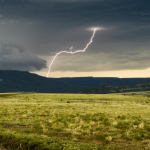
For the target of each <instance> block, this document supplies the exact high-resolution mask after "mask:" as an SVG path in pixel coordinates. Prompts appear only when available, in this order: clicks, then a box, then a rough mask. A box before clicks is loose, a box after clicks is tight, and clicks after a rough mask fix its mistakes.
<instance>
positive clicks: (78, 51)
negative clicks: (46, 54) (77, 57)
mask: <svg viewBox="0 0 150 150" xmlns="http://www.w3.org/2000/svg"><path fill="white" fill-rule="evenodd" d="M96 30H97V29H96V28H95V29H94V31H93V35H92V37H91V39H90V42H89V43H88V44H87V45H86V47H85V48H84V49H83V50H76V51H74V52H72V51H60V52H59V53H56V55H55V56H54V58H53V59H52V61H51V63H50V65H49V70H48V73H47V77H48V75H49V73H50V71H51V66H52V64H53V63H54V60H55V59H56V57H57V56H58V55H60V54H62V53H67V54H75V53H81V52H82V53H83V52H85V50H86V49H87V48H88V47H89V45H90V44H91V43H92V42H93V38H94V36H95V33H96ZM71 49H72V47H71Z"/></svg>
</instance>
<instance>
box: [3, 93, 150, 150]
mask: <svg viewBox="0 0 150 150" xmlns="http://www.w3.org/2000/svg"><path fill="white" fill-rule="evenodd" d="M147 93H149V92H147ZM126 94H131V93H126ZM146 95H147V94H146V92H145V93H144V92H143V94H142V93H141V92H140V95H126V96H124V95H121V94H100V95H98V94H97V95H96V94H95V95H90V94H86V95H84V94H0V144H1V146H3V147H5V148H8V149H12V150H13V149H15V150H17V149H18V150H21V149H35V150H42V149H43V150H48V149H54V150H55V149H66V150H82V149H85V150H87V149H95V150H96V149H99V150H102V149H121V150H125V149H127V150H128V149H129V150H135V149H136V150H142V149H143V150H144V149H150V101H149V99H150V98H149V97H148V96H146Z"/></svg>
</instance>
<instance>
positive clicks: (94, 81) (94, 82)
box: [52, 77, 150, 87]
mask: <svg viewBox="0 0 150 150" xmlns="http://www.w3.org/2000/svg"><path fill="white" fill-rule="evenodd" d="M52 79H56V80H57V81H61V82H64V83H67V84H72V85H77V86H82V87H94V86H98V85H99V84H101V83H123V84H126V83H134V82H141V81H147V80H150V78H115V77H75V78H52Z"/></svg>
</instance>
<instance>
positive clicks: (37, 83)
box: [0, 70, 80, 93]
mask: <svg viewBox="0 0 150 150" xmlns="http://www.w3.org/2000/svg"><path fill="white" fill-rule="evenodd" d="M79 88H80V87H78V86H71V85H69V84H66V83H62V82H60V81H56V80H54V79H51V78H46V77H42V76H39V75H37V74H33V73H29V72H27V71H12V70H0V92H17V91H18V92H41V93H71V90H72V92H75V91H76V89H79Z"/></svg>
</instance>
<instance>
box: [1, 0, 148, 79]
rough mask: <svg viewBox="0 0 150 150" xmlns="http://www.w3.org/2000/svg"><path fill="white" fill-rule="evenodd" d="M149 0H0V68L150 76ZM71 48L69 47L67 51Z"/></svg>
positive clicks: (61, 73) (55, 74) (56, 74)
mask: <svg viewBox="0 0 150 150" xmlns="http://www.w3.org/2000/svg"><path fill="white" fill-rule="evenodd" d="M149 6H150V1H149V0H143V1H142V0H0V69H3V70H22V71H30V72H35V73H37V74H40V75H43V76H46V74H47V71H48V66H49V64H50V63H51V61H52V59H53V57H54V55H55V54H56V53H57V52H59V51H61V50H62V48H63V47H71V46H73V48H74V49H73V51H75V50H78V49H80V50H81V49H84V48H85V46H86V44H87V43H88V42H89V41H90V38H91V36H92V34H93V31H89V30H87V29H88V28H90V27H102V28H104V30H98V31H96V34H95V37H94V38H93V43H91V45H90V46H89V47H88V49H87V50H86V51H85V52H84V53H79V54H74V55H70V54H61V55H59V56H58V57H57V58H56V60H55V61H54V64H53V65H52V67H51V72H50V74H49V77H64V76H66V77H69V76H74V77H75V76H97V77H99V76H104V77H105V76H110V77H111V76H116V77H150V69H149V68H150V59H149V57H150V9H149ZM65 50H67V51H68V50H69V49H65Z"/></svg>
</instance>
